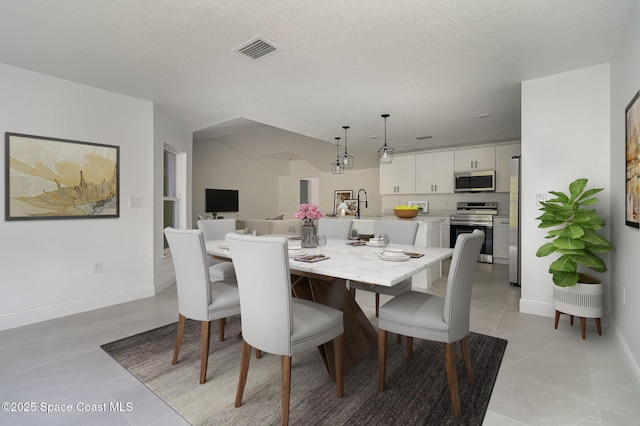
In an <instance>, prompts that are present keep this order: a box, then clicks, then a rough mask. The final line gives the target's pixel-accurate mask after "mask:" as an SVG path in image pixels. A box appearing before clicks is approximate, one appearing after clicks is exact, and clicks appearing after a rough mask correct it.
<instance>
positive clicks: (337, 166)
mask: <svg viewBox="0 0 640 426" xmlns="http://www.w3.org/2000/svg"><path fill="white" fill-rule="evenodd" d="M340 139H341V138H340V136H338V137H337V138H336V159H335V160H334V162H333V163H331V173H332V174H334V175H341V174H343V173H344V167H342V162H341V161H340V160H341V158H340Z"/></svg>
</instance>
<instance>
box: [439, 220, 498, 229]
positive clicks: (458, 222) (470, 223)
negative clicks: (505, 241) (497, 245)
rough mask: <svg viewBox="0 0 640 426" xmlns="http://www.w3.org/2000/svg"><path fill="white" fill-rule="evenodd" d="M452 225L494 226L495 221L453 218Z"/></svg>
mask: <svg viewBox="0 0 640 426" xmlns="http://www.w3.org/2000/svg"><path fill="white" fill-rule="evenodd" d="M450 224H451V225H464V226H486V227H487V228H493V222H465V221H463V220H452V221H450Z"/></svg>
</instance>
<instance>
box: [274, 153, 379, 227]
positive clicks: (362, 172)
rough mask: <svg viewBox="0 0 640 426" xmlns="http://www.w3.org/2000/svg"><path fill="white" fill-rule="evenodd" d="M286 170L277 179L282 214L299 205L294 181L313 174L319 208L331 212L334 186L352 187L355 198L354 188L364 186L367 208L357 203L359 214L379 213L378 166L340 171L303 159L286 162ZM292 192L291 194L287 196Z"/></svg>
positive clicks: (290, 211) (341, 187) (291, 211)
mask: <svg viewBox="0 0 640 426" xmlns="http://www.w3.org/2000/svg"><path fill="white" fill-rule="evenodd" d="M290 166H291V167H290V174H289V175H288V176H281V177H280V183H279V192H280V207H279V208H280V211H281V212H282V213H286V214H291V215H292V214H293V213H294V212H295V211H296V210H297V209H298V205H299V198H298V189H297V188H298V185H299V181H300V179H302V178H309V177H317V178H318V182H319V192H320V202H319V207H320V210H321V211H323V212H333V210H334V205H333V203H334V201H333V200H334V196H335V191H337V190H351V191H353V198H354V199H356V198H357V195H358V190H360V189H364V190H365V191H366V192H367V199H368V206H369V207H368V208H365V204H364V202H363V203H361V204H360V208H361V215H362V216H375V215H379V214H380V211H381V204H380V198H381V197H380V179H379V175H380V174H379V169H378V168H377V167H376V168H371V169H354V170H346V171H345V172H344V173H343V174H341V175H334V174H331V172H330V171H327V170H328V169H329V164H327V168H326V169H325V170H320V169H317V168H316V167H314V166H313V165H312V164H310V163H309V162H307V161H303V160H301V161H292V162H290ZM291 195H293V196H291ZM364 199H365V195H364V193H361V194H360V200H362V201H364Z"/></svg>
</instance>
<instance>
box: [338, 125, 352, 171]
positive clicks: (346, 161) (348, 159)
mask: <svg viewBox="0 0 640 426" xmlns="http://www.w3.org/2000/svg"><path fill="white" fill-rule="evenodd" d="M342 128H343V129H344V154H342V156H341V157H340V158H341V162H342V167H343V168H345V169H353V155H349V153H348V152H347V129H348V128H349V126H342Z"/></svg>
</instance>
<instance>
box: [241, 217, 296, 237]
mask: <svg viewBox="0 0 640 426" xmlns="http://www.w3.org/2000/svg"><path fill="white" fill-rule="evenodd" d="M301 222H302V221H301V220H300V219H280V220H277V219H245V220H244V227H243V228H242V229H248V231H249V232H251V231H253V230H256V231H258V235H267V234H285V235H286V234H288V233H289V227H291V226H294V227H295V229H296V234H298V235H299V234H300V226H301V225H302V223H301Z"/></svg>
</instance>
